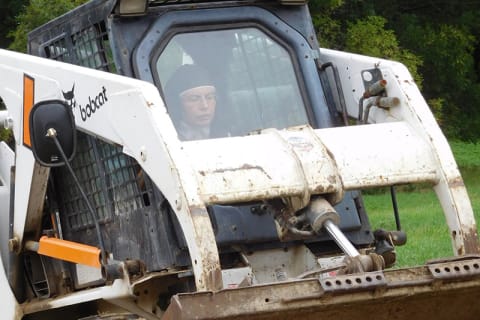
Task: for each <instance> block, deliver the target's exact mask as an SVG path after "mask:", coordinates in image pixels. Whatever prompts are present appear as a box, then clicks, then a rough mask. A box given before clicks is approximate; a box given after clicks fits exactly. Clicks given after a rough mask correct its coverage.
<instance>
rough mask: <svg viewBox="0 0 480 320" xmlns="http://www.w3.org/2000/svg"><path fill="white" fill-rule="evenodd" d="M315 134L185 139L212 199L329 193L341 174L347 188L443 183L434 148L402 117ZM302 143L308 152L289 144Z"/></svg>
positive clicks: (207, 199)
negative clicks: (188, 141)
mask: <svg viewBox="0 0 480 320" xmlns="http://www.w3.org/2000/svg"><path fill="white" fill-rule="evenodd" d="M315 134H316V135H317V136H318V138H319V139H318V140H314V139H312V138H311V136H309V135H307V134H305V132H299V131H286V130H283V131H279V134H273V133H265V134H262V135H260V136H249V137H245V138H226V139H217V140H208V141H198V142H190V143H185V147H184V150H185V152H186V153H187V154H188V158H189V159H191V164H192V166H193V167H194V169H195V170H194V171H195V174H196V177H197V179H198V184H199V187H200V190H199V192H200V193H201V195H202V199H203V200H204V201H205V202H207V203H215V202H235V201H248V200H254V199H258V200H260V199H263V198H272V197H280V196H288V195H292V194H294V195H299V194H302V192H303V190H304V188H307V189H308V190H309V192H311V193H314V194H320V193H332V192H335V191H338V190H339V188H341V187H342V186H341V185H340V184H339V183H340V181H338V179H337V176H338V175H339V176H340V179H341V182H342V183H343V188H344V189H345V190H352V189H358V188H368V187H375V186H388V185H394V184H399V183H409V182H432V184H433V183H434V182H436V181H437V180H438V175H437V171H436V170H437V167H436V163H435V159H434V158H433V156H432V153H431V150H430V148H429V146H428V145H426V144H425V143H424V142H423V140H422V139H419V138H418V137H417V136H416V135H415V133H414V132H412V130H411V129H410V127H409V126H408V125H407V124H405V123H403V122H398V123H388V124H378V125H368V126H355V127H342V128H331V129H319V130H315ZM278 135H280V136H282V137H283V139H279V138H278ZM300 141H301V142H302V145H303V146H305V145H306V146H307V149H310V150H309V151H308V152H305V154H304V156H299V155H298V154H297V153H295V155H292V153H291V152H290V151H291V149H292V148H294V147H292V143H293V142H297V143H298V142H300ZM322 143H323V144H324V145H325V147H326V149H328V151H329V153H330V154H331V155H332V157H333V158H334V160H332V159H331V158H330V157H329V156H328V155H327V153H326V152H325V151H324V147H323V145H322ZM310 144H311V146H310ZM297 161H298V162H299V163H298V162H297Z"/></svg>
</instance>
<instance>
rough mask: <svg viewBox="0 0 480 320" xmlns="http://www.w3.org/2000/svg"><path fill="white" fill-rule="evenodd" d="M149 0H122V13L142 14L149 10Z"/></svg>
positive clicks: (120, 6) (120, 3)
mask: <svg viewBox="0 0 480 320" xmlns="http://www.w3.org/2000/svg"><path fill="white" fill-rule="evenodd" d="M148 2H149V1H148V0H120V1H119V4H118V9H119V13H120V15H127V16H128V15H131V16H135V15H142V14H145V13H146V12H147V8H148Z"/></svg>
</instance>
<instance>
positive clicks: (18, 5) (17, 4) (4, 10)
mask: <svg viewBox="0 0 480 320" xmlns="http://www.w3.org/2000/svg"><path fill="white" fill-rule="evenodd" d="M26 2H27V1H20V0H0V48H7V47H8V45H9V43H10V39H9V38H8V36H7V35H8V33H9V31H10V30H13V29H15V27H16V25H17V24H16V20H15V18H16V16H17V15H18V13H19V12H20V11H21V9H22V8H23V6H24V4H25V3H26Z"/></svg>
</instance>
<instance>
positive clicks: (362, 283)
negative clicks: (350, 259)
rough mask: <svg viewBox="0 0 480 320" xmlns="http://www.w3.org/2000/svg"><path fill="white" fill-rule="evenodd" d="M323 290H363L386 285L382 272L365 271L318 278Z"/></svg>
mask: <svg viewBox="0 0 480 320" xmlns="http://www.w3.org/2000/svg"><path fill="white" fill-rule="evenodd" d="M320 284H321V285H322V288H323V290H324V291H325V292H336V291H347V290H348V291H358V290H360V291H363V290H370V289H375V288H378V287H384V286H386V285H387V281H386V280H385V276H384V275H383V272H381V271H377V272H366V273H360V274H348V275H338V276H335V277H329V278H324V279H320Z"/></svg>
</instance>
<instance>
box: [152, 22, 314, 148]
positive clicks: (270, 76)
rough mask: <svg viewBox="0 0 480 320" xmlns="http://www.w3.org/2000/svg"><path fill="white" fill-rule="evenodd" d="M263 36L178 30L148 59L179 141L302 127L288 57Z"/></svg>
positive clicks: (302, 109)
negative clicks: (152, 65) (151, 61)
mask: <svg viewBox="0 0 480 320" xmlns="http://www.w3.org/2000/svg"><path fill="white" fill-rule="evenodd" d="M286 48H287V45H286V44H284V43H280V42H278V41H276V38H275V37H270V36H269V34H267V33H265V32H264V31H263V30H260V29H257V28H254V27H246V28H238V29H228V30H223V29H222V30H205V31H198V30H195V31H192V32H181V33H178V34H176V35H174V36H173V37H172V38H170V39H169V41H168V42H167V43H166V44H165V45H162V46H159V47H158V51H157V52H156V53H155V54H154V55H153V57H154V58H153V59H154V60H153V64H154V65H155V70H154V73H155V74H154V78H155V79H156V81H157V83H158V84H160V87H161V88H162V92H163V94H164V96H163V97H164V99H165V102H166V106H167V110H168V113H169V114H170V117H171V118H172V121H173V123H174V125H175V128H176V130H177V133H178V136H179V138H180V139H181V140H198V139H210V138H221V137H228V136H244V135H248V134H250V133H251V132H256V131H258V130H259V129H266V128H277V129H283V128H288V127H292V126H297V125H303V124H307V123H309V119H308V116H307V108H306V105H305V103H304V102H305V101H306V100H304V99H303V98H302V95H301V91H300V87H299V82H298V79H300V78H301V77H300V76H297V74H296V68H295V64H294V60H293V58H292V57H293V56H292V55H291V54H290V52H289V50H287V49H286Z"/></svg>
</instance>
